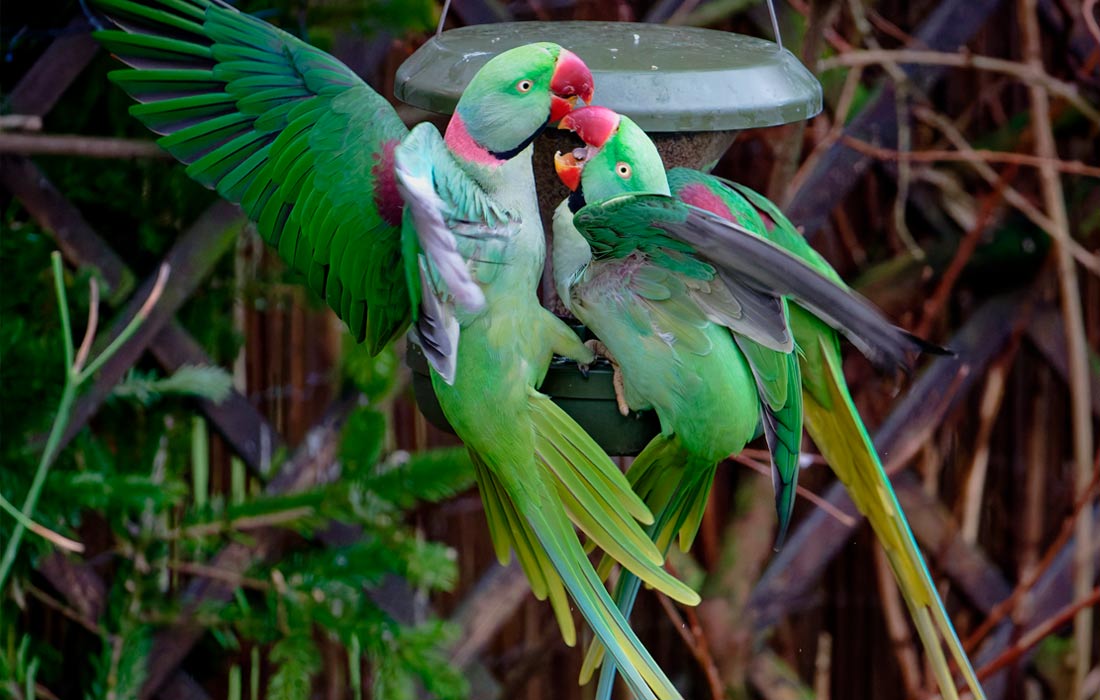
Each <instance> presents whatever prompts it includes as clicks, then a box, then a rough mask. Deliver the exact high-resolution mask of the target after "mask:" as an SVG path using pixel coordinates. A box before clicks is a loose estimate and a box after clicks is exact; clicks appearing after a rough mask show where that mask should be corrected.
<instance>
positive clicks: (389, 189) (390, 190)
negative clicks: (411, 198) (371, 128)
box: [370, 139, 405, 226]
mask: <svg viewBox="0 0 1100 700" xmlns="http://www.w3.org/2000/svg"><path fill="white" fill-rule="evenodd" d="M397 144H398V140H397V139H391V140H389V141H386V142H385V143H384V144H382V151H381V152H380V153H375V154H374V165H373V166H371V169H370V174H371V175H373V176H374V205H375V206H376V207H378V213H379V214H381V216H382V220H383V221H385V222H386V223H387V224H390V225H391V226H400V225H401V210H402V209H403V208H404V206H405V203H404V201H403V200H402V199H401V193H400V192H398V191H397V175H396V174H395V173H394V168H393V165H394V163H393V151H394V149H395V148H397Z"/></svg>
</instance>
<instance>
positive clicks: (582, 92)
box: [550, 49, 594, 122]
mask: <svg viewBox="0 0 1100 700" xmlns="http://www.w3.org/2000/svg"><path fill="white" fill-rule="evenodd" d="M550 93H551V95H550V121H552V122H556V121H559V120H561V118H562V117H564V116H565V115H566V114H569V113H570V112H571V111H573V105H574V103H576V101H577V98H578V97H579V98H581V99H582V100H584V102H585V104H588V103H590V102H592V95H593V93H594V88H593V81H592V72H591V71H590V70H588V66H586V65H585V64H584V61H582V60H581V59H580V58H579V57H578V56H577V54H575V53H573V52H572V51H569V50H567V49H562V50H561V53H559V54H558V62H557V63H556V64H555V65H554V74H553V75H552V76H550Z"/></svg>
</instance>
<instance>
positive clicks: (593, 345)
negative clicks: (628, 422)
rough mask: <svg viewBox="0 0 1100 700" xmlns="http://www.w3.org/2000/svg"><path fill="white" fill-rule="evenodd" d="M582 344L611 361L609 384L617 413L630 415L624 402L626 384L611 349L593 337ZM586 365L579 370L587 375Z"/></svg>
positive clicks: (628, 407)
mask: <svg viewBox="0 0 1100 700" xmlns="http://www.w3.org/2000/svg"><path fill="white" fill-rule="evenodd" d="M584 346H585V347H586V348H588V349H589V350H591V351H592V352H594V353H596V354H597V355H599V356H601V357H606V358H607V361H608V362H610V363H611V371H612V374H611V386H613V387H614V388H615V403H616V405H618V407H619V413H621V414H622V415H624V416H629V415H630V406H629V405H628V404H627V402H626V385H625V384H624V383H623V373H622V370H621V369H620V368H619V362H618V360H616V359H615V356H614V355H612V354H611V351H610V350H608V349H607V346H606V345H604V344H603V343H602V342H600V341H599V340H596V339H595V338H593V339H591V340H586V341H584ZM587 369H588V366H587V365H585V366H584V368H582V369H581V372H582V373H584V374H585V376H587V371H586V370H587Z"/></svg>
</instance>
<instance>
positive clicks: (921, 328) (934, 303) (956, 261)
mask: <svg viewBox="0 0 1100 700" xmlns="http://www.w3.org/2000/svg"><path fill="white" fill-rule="evenodd" d="M1015 173H1016V171H1015V168H1012V169H1010V170H1009V171H1008V172H1006V173H1005V174H1004V175H1003V176H1001V177H1000V178H999V179H998V180H997V184H996V189H995V190H994V191H993V192H992V193H991V194H989V195H988V196H987V197H985V198H984V201H983V202H982V206H981V210H980V211H979V212H978V216H977V218H976V219H975V220H974V224H973V225H972V226H971V227H970V230H969V231H967V232H966V235H965V236H963V239H962V241H961V242H960V243H959V247H958V249H957V250H956V251H955V257H954V258H952V259H951V264H950V265H948V267H947V270H945V271H944V273H943V276H942V277H940V282H939V284H938V285H936V290H935V291H934V292H932V295H931V296H930V297H928V299H927V301H925V302H924V305H923V308H922V316H921V321H920V323H919V324H917V327H916V329H915V330H914V333H916V334H917V335H919V336H921V337H926V336H928V334H929V332H930V331H931V330H932V323H933V322H934V321H935V319H936V317H937V316H939V313H940V310H942V309H943V307H944V305H946V304H947V300H948V298H949V297H950V296H951V290H953V289H954V288H955V283H956V282H958V280H959V277H960V276H961V275H962V273H963V270H964V269H965V268H966V264H967V263H968V262H970V257H971V256H972V255H973V254H974V251H975V250H977V248H978V244H979V243H980V242H981V239H982V234H984V233H985V231H986V228H988V227H989V224H990V223H991V222H992V221H993V214H994V212H995V211H996V210H997V205H998V204H1000V202H1001V199H1002V198H1003V196H1004V190H1005V187H1007V186H1008V181H1009V179H1010V178H1011V177H1013V176H1014V175H1015Z"/></svg>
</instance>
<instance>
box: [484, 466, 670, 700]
mask: <svg viewBox="0 0 1100 700" xmlns="http://www.w3.org/2000/svg"><path fill="white" fill-rule="evenodd" d="M488 459H489V458H487V457H484V456H482V457H476V458H475V464H477V465H478V479H479V482H480V483H481V488H482V494H483V497H485V498H486V500H490V499H495V500H496V501H497V502H496V503H494V504H493V507H492V511H493V512H494V513H503V514H504V516H505V517H506V518H507V523H506V529H505V528H504V527H500V525H501V523H497V526H494V527H492V532H493V533H494V537H505V538H508V539H509V541H510V543H511V545H512V546H513V547H515V548H516V551H517V556H519V558H520V562H521V564H522V565H523V566H524V570H525V572H527V573H528V576H529V577H531V580H532V587H534V586H535V585H540V586H546V587H545V588H543V590H544V591H547V590H549V591H554V590H555V587H563V588H564V589H565V590H568V591H569V594H570V596H571V597H572V599H573V601H574V603H576V606H577V608H578V609H579V610H580V612H581V614H582V615H583V616H584V618H585V620H586V621H587V622H588V624H589V625H590V626H591V627H592V630H593V632H594V633H595V635H596V638H598V639H600V640H601V642H603V643H604V644H606V645H607V649H608V650H609V653H610V654H611V657H612V658H613V659H614V660H615V663H616V664H619V665H620V666H622V668H623V669H624V671H623V674H624V678H625V679H626V681H627V683H628V684H629V685H630V689H631V691H632V692H633V693H634V695H635V696H636V697H637V698H639V699H640V700H682V699H681V696H680V694H679V693H678V692H677V690H676V688H675V687H674V686H673V685H672V683H671V681H669V680H668V678H667V677H666V676H665V675H664V673H663V672H662V671H661V669H660V668H659V667H658V666H657V663H656V662H655V661H654V660H653V657H652V656H650V654H649V652H648V651H646V649H645V647H644V646H642V643H641V642H640V641H639V640H638V638H637V636H635V634H634V632H633V631H632V630H631V629H630V626H629V624H628V623H627V621H626V619H625V618H624V617H623V616H622V614H621V613H620V612H619V610H618V608H617V607H616V606H615V603H614V601H613V600H612V599H611V596H610V595H609V594H608V592H607V590H606V589H605V588H604V586H603V582H602V581H601V580H600V579H599V578H598V577H597V576H596V572H595V571H594V570H593V569H592V565H591V563H590V562H589V560H588V557H587V556H586V555H585V553H584V549H583V548H582V547H581V545H580V542H579V540H578V539H577V536H576V534H575V533H574V531H573V527H572V525H571V524H570V522H569V520H568V518H567V517H566V513H565V511H564V509H563V508H562V507H561V503H560V502H559V501H558V500H557V499H556V498H555V496H554V495H553V493H552V489H553V487H552V486H551V484H550V483H549V481H550V480H551V478H552V475H551V474H548V473H547V472H545V471H537V472H535V473H527V474H522V473H519V472H518V471H517V470H515V469H508V468H504V469H493V468H492V467H491V466H488V464H487V463H488ZM512 466H514V465H512ZM487 512H489V510H488V509H487ZM533 571H535V572H537V573H536V574H535V576H533V577H532V576H531V573H532V572H533ZM536 582H538V583H537V584H536ZM551 601H552V602H553V601H554V595H553V593H551ZM554 608H555V614H557V615H558V616H559V617H558V619H559V623H561V622H562V615H563V613H564V614H565V615H568V606H565V607H559V606H558V605H556V604H555V606H554ZM568 625H569V626H570V627H571V626H572V620H571V618H570V620H569V622H568ZM566 641H567V642H568V643H572V642H573V641H575V637H574V638H573V639H570V638H567V639H566Z"/></svg>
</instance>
